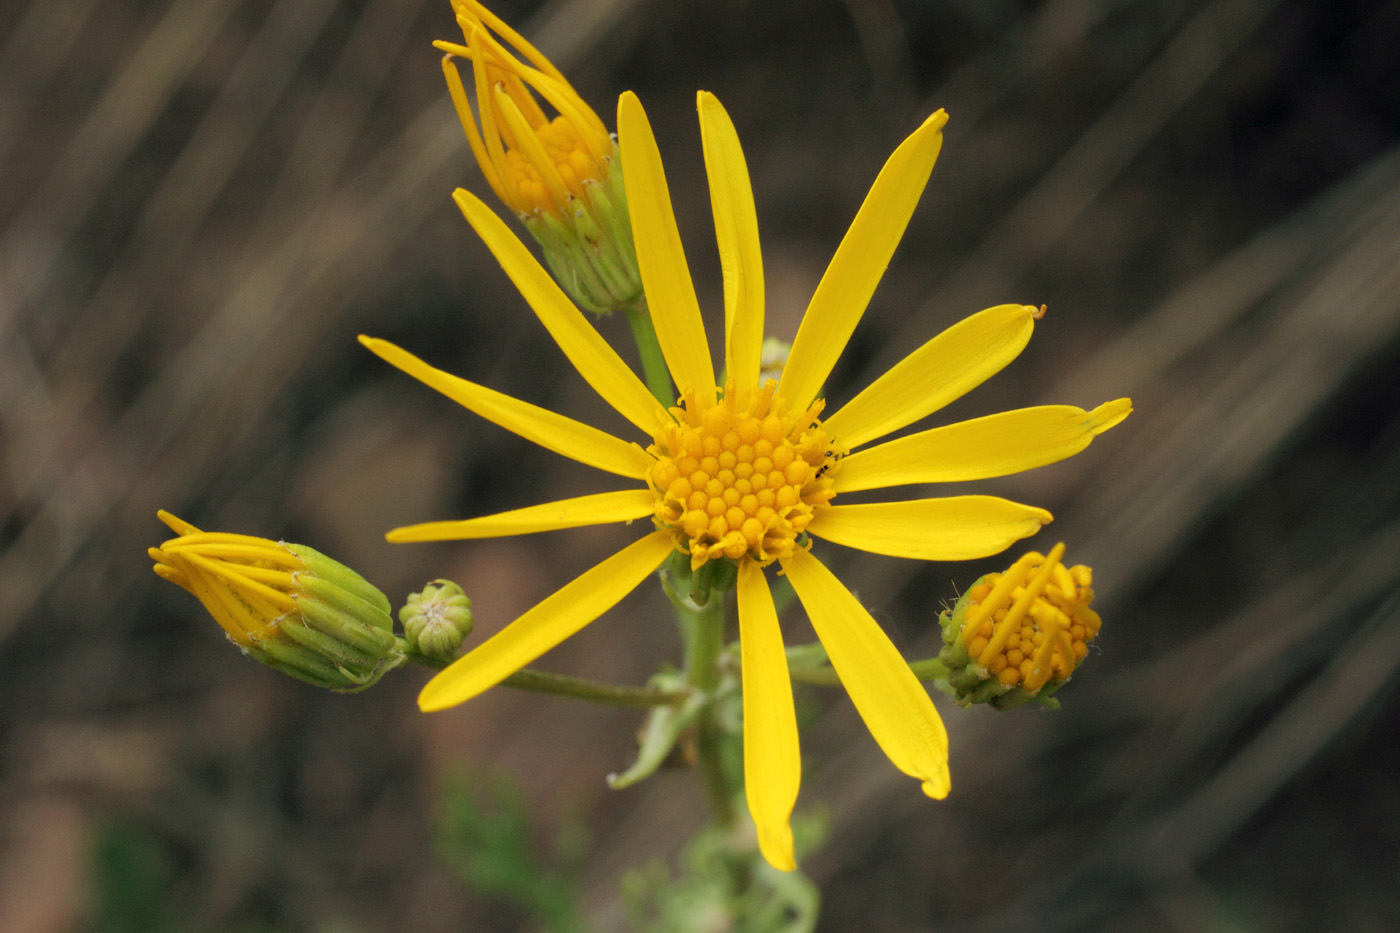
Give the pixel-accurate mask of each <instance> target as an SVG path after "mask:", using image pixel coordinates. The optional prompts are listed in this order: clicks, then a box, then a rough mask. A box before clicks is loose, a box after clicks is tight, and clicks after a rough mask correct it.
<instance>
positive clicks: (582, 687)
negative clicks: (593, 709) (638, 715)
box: [404, 652, 690, 709]
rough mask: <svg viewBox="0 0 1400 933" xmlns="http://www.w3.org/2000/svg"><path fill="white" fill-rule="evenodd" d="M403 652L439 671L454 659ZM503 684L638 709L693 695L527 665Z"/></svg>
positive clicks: (408, 657) (409, 658)
mask: <svg viewBox="0 0 1400 933" xmlns="http://www.w3.org/2000/svg"><path fill="white" fill-rule="evenodd" d="M404 656H405V657H406V658H407V659H408V660H409V661H412V662H413V663H414V664H421V665H422V666H424V667H431V668H433V669H434V670H439V671H440V670H442V669H443V668H445V667H447V666H448V665H449V664H451V663H452V662H451V661H450V660H440V659H438V658H425V657H424V656H423V655H421V654H417V653H416V652H405V655H404ZM501 684H502V685H503V686H506V687H514V688H515V689H517V690H529V691H531V692H532V693H547V694H549V695H550V696H556V697H573V698H574V699H576V700H588V701H590V702H593V703H607V704H609V705H611V706H627V707H632V708H635V709H647V708H650V707H653V706H678V705H679V704H681V703H684V702H685V701H686V700H687V699H688V698H689V697H690V694H689V693H688V692H686V691H665V690H653V689H652V688H651V687H624V686H620V685H618V684H605V683H601V682H599V681H596V680H584V679H583V678H582V677H569V676H568V675H566V674H550V673H547V672H545V671H537V670H533V669H531V668H528V667H525V668H521V669H520V670H518V671H516V672H515V673H514V674H511V675H510V676H509V677H507V678H506V679H505V680H503V681H501Z"/></svg>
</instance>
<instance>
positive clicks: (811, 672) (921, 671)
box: [788, 646, 948, 687]
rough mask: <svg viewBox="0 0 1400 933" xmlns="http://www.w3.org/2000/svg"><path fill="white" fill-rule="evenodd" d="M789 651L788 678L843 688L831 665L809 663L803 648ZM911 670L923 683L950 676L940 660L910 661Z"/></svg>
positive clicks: (820, 685)
mask: <svg viewBox="0 0 1400 933" xmlns="http://www.w3.org/2000/svg"><path fill="white" fill-rule="evenodd" d="M802 647H806V646H802ZM788 651H789V655H788V676H790V677H791V678H792V679H793V680H795V681H797V682H798V683H802V684H815V685H816V686H818V687H839V686H841V678H839V677H837V676H836V671H835V669H834V668H832V666H831V665H830V664H827V663H826V662H824V661H823V662H820V663H816V664H813V663H810V662H807V661H806V660H805V659H803V658H802V657H801V648H797V649H792V648H789V649H788ZM794 651H796V652H797V653H798V656H797V657H794V656H793V652H794ZM909 669H910V670H912V671H913V672H914V676H915V677H917V678H919V680H921V681H930V680H941V679H943V678H945V677H947V676H948V668H946V667H944V666H943V662H942V661H940V660H938V658H924V659H922V660H919V661H910V662H909Z"/></svg>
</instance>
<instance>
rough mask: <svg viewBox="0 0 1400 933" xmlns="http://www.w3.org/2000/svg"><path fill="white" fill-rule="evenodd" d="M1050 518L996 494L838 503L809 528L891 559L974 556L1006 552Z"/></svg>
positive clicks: (840, 541) (824, 510) (817, 517)
mask: <svg viewBox="0 0 1400 933" xmlns="http://www.w3.org/2000/svg"><path fill="white" fill-rule="evenodd" d="M1049 521H1050V513H1049V512H1047V511H1045V510H1044V509H1038V508H1036V507H1035V506H1030V505H1021V504H1020V503H1019V502H1012V501H1010V500H1009V499H1001V498H998V497H996V496H952V497H949V498H944V499H914V500H911V501H907V502H874V503H869V504H864V505H833V506H831V507H829V508H825V509H819V510H817V514H816V517H814V518H813V519H812V523H811V524H810V525H808V526H807V530H808V531H810V532H811V533H812V534H814V535H816V536H817V537H818V538H825V539H826V540H828V541H835V542H836V543H837V544H844V545H846V546H847V547H853V548H859V549H860V550H862V551H870V552H871V553H873V554H888V555H889V556H891V557H912V558H914V559H916V560H971V559H972V558H974V557H986V556H987V555H989V554H996V553H999V552H1001V551H1004V550H1006V549H1007V548H1009V547H1010V546H1011V545H1012V544H1014V543H1015V542H1016V541H1019V540H1020V539H1022V538H1025V537H1029V536H1030V535H1033V534H1035V533H1036V532H1037V531H1039V530H1040V527H1041V526H1042V525H1044V524H1046V523H1048V522H1049Z"/></svg>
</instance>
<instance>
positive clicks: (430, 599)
mask: <svg viewBox="0 0 1400 933" xmlns="http://www.w3.org/2000/svg"><path fill="white" fill-rule="evenodd" d="M399 622H401V623H403V633H404V637H405V638H406V639H408V643H409V644H410V645H412V646H413V647H414V648H416V649H417V650H418V653H419V654H421V655H423V656H424V657H427V658H438V659H440V660H444V661H445V660H447V659H449V658H451V657H452V656H454V655H455V654H456V653H457V649H458V648H460V647H462V639H464V638H466V637H467V636H468V635H470V634H471V631H472V601H471V600H470V599H468V598H467V594H466V593H464V592H462V588H461V587H460V586H458V585H457V584H455V583H453V582H452V581H451V580H434V581H433V582H432V583H429V584H428V585H427V586H425V587H423V589H422V590H421V591H419V592H417V593H410V594H409V596H408V601H407V602H406V603H404V605H403V608H401V609H400V610H399Z"/></svg>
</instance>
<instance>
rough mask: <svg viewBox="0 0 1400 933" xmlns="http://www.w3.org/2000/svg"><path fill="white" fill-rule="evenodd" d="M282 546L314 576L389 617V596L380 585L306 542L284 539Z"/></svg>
mask: <svg viewBox="0 0 1400 933" xmlns="http://www.w3.org/2000/svg"><path fill="white" fill-rule="evenodd" d="M282 546H283V547H285V548H286V549H287V550H289V551H291V552H292V553H293V554H295V555H296V556H297V557H298V558H299V559H300V560H301V562H302V564H303V565H304V566H305V567H306V569H307V571H308V572H310V573H311V575H312V576H313V577H316V578H319V579H321V580H324V581H325V582H327V583H329V584H331V585H333V586H336V587H338V588H340V589H342V590H344V591H345V592H347V593H349V594H350V595H352V596H356V597H359V598H360V599H361V600H363V601H364V602H366V603H368V604H369V605H371V606H374V607H375V608H377V609H379V611H380V612H382V613H383V614H384V616H385V617H386V618H387V617H388V615H389V608H390V607H389V597H387V596H385V595H384V594H383V593H381V592H380V591H379V589H378V587H376V586H375V585H374V584H372V583H370V582H369V581H368V580H366V579H365V578H364V577H362V576H360V575H359V574H358V573H356V572H355V571H353V570H351V569H350V568H349V567H347V566H345V565H344V564H342V563H340V562H339V561H336V560H332V559H331V558H329V557H327V556H326V555H324V554H322V553H321V552H320V551H317V550H315V549H313V548H309V547H307V546H306V545H304V544H292V543H290V542H287V541H283V542H282ZM385 627H387V628H393V622H392V621H388V622H385Z"/></svg>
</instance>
